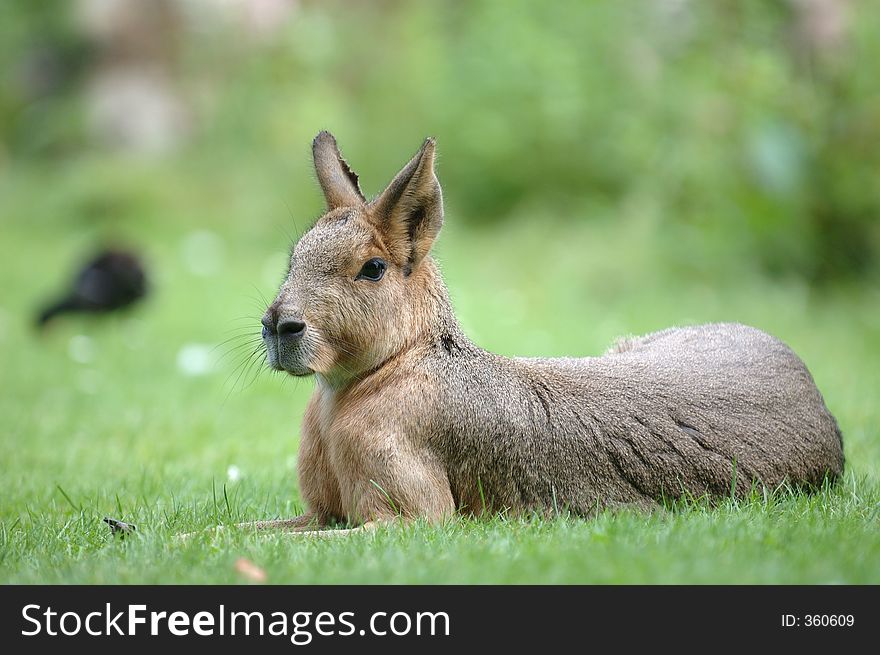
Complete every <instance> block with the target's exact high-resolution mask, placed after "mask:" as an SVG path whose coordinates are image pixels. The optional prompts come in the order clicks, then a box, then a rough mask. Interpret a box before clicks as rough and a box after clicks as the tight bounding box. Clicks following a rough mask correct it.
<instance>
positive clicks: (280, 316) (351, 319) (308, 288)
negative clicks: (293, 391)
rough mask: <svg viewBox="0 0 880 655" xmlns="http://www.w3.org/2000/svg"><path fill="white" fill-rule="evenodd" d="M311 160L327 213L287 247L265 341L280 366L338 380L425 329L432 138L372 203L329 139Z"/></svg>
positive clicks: (432, 219) (323, 137) (433, 230)
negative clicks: (288, 251) (284, 270)
mask: <svg viewBox="0 0 880 655" xmlns="http://www.w3.org/2000/svg"><path fill="white" fill-rule="evenodd" d="M312 154H313V156H314V161H315V171H316V173H317V177H318V181H319V183H320V185H321V189H322V190H323V192H324V197H325V198H326V201H327V211H326V213H325V214H324V215H323V216H321V218H319V219H318V220H317V222H316V223H315V225H314V226H313V227H312V228H311V229H310V230H309V231H308V232H306V233H305V234H304V235H303V236H302V237H301V238H300V240H299V242H298V243H297V244H296V246H295V247H294V249H293V252H292V254H291V257H290V267H289V269H288V273H287V278H286V279H285V281H284V283H283V284H282V285H281V289H280V290H279V291H278V296H277V297H276V298H275V301H274V302H273V303H272V304H271V305H270V306H269V308H268V309H267V310H266V313H265V315H264V316H263V319H262V323H263V342H264V344H265V346H266V351H267V355H268V362H269V365H270V366H271V367H273V368H275V369H277V370H283V371H287V372H288V373H291V374H293V375H297V376H302V375H310V374H312V373H317V374H319V375H320V376H322V377H324V378H325V379H328V380H343V379H346V378H350V377H352V376H356V375H358V374H360V373H363V372H365V371H369V370H372V369H374V368H376V367H377V366H379V365H380V364H381V363H382V362H384V361H385V360H387V359H388V358H389V357H391V356H393V355H394V354H395V353H397V352H399V351H400V350H401V349H403V348H404V347H405V346H406V345H407V343H408V342H409V341H411V340H412V339H413V338H415V337H417V335H418V334H419V332H420V331H421V329H422V327H423V323H424V320H425V307H426V302H430V298H427V297H426V296H430V292H429V287H430V286H431V285H432V284H433V283H434V279H435V276H436V270H435V268H434V266H433V264H432V263H431V260H430V257H429V255H428V253H429V251H430V249H431V245H432V243H433V242H434V239H435V238H436V237H437V234H438V233H439V231H440V227H441V225H442V223H443V199H442V194H441V191H440V184H439V183H438V181H437V177H436V175H435V174H434V140H433V139H427V140H426V141H425V142H424V144H423V145H422V147H421V149H420V150H419V151H418V152H417V153H416V155H415V156H414V157H413V158H412V159H411V160H410V161H409V163H408V164H407V165H406V166H404V167H403V169H402V170H401V171H400V172H399V173H398V174H397V175H396V176H395V177H394V179H393V180H392V181H391V183H390V184H389V185H388V186H387V188H386V189H385V190H384V191H383V192H382V193H381V194H379V195H378V196H377V197H376V198H375V199H374V200H372V201H367V200H366V198H365V197H364V195H363V193H361V190H360V187H359V185H358V177H357V175H355V173H354V172H353V171H352V170H351V169H350V168H349V167H348V165H347V164H346V162H345V160H344V159H343V158H342V155H341V154H340V152H339V149H338V148H337V146H336V140H335V139H334V138H333V136H332V135H331V134H329V133H328V132H321V133H320V134H318V136H317V137H315V141H314V143H313V144H312Z"/></svg>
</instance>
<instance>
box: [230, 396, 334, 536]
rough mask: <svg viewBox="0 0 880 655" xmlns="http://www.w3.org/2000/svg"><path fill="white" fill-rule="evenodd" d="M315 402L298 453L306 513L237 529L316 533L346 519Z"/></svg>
mask: <svg viewBox="0 0 880 655" xmlns="http://www.w3.org/2000/svg"><path fill="white" fill-rule="evenodd" d="M318 411H319V409H318V402H317V401H316V400H315V398H314V397H313V398H312V400H311V401H310V402H309V405H308V407H307V408H306V413H305V416H304V417H303V423H302V429H301V431H300V443H299V452H298V454H297V477H298V478H299V490H300V495H301V496H302V499H303V500H304V501H305V504H306V512H305V513H304V514H302V515H300V516H296V517H293V518H289V519H276V520H267V521H253V522H250V523H239V524H238V526H237V527H240V528H249V529H252V530H267V531H277V532H304V531H319V530H320V529H321V528H325V527H327V526H329V525H331V524H333V523H336V522H342V521H344V520H345V512H344V511H343V506H342V501H341V498H340V492H339V481H338V480H337V478H336V474H335V472H334V471H333V467H332V466H331V465H330V461H329V459H328V454H327V448H326V446H325V444H324V443H323V436H322V434H321V430H320V425H319V421H318Z"/></svg>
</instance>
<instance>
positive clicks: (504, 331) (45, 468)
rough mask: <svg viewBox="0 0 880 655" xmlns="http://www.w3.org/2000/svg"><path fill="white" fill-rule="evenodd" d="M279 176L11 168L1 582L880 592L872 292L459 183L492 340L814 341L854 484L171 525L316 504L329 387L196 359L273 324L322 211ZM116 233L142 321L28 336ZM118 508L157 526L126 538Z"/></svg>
mask: <svg viewBox="0 0 880 655" xmlns="http://www.w3.org/2000/svg"><path fill="white" fill-rule="evenodd" d="M448 165H450V166H451V165H454V163H453V162H450V163H449V164H448ZM218 171H219V172H218ZM243 171H245V172H243ZM246 171H250V172H249V173H248V172H246ZM284 173H285V171H278V170H272V171H267V170H266V167H262V168H261V167H260V166H259V165H258V164H256V163H254V162H251V163H250V164H249V165H243V166H242V167H241V168H240V169H237V170H234V171H233V170H227V169H226V168H223V167H222V166H211V165H209V164H208V163H205V162H201V161H197V160H191V159H184V160H181V161H179V162H178V163H176V164H171V165H147V164H136V163H132V162H118V161H112V160H89V159H83V160H80V161H77V162H75V163H74V164H72V165H70V166H68V167H54V168H45V169H41V168H39V167H34V166H32V167H31V168H28V169H24V168H19V169H14V170H10V171H8V173H7V175H6V177H5V178H0V216H2V222H0V236H2V238H0V288H2V289H3V290H4V291H3V294H2V296H0V362H2V363H0V389H2V392H0V461H2V465H0V581H2V582H25V583H35V582H53V583H70V582H80V583H116V582H119V583H135V582H142V583H169V582H192V583H225V582H236V581H238V580H240V578H238V577H237V574H236V573H235V571H234V568H233V564H234V561H235V560H236V559H237V558H238V557H240V556H244V557H247V558H249V559H251V560H253V561H254V562H256V563H257V564H259V565H260V566H262V567H263V568H265V570H266V571H267V573H268V576H269V580H270V581H271V582H277V583H284V582H291V583H347V582H353V583H388V582H391V583H515V582H516V583H689V582H691V583H710V582H723V583H880V529H878V528H880V525H878V519H880V510H878V507H880V440H878V434H877V427H876V426H877V425H878V424H880V408H878V405H877V391H878V388H880V385H878V382H880V372H878V366H877V362H878V353H880V314H878V312H877V309H876V308H877V306H878V300H880V292H878V290H877V287H876V286H872V285H870V284H867V283H866V284H864V285H862V286H859V287H855V286H851V287H842V288H834V289H826V290H825V291H823V292H821V293H819V292H815V291H811V290H810V289H809V288H807V287H805V286H804V285H802V284H801V283H799V282H797V281H793V280H782V279H780V280H768V279H766V278H764V277H761V276H760V275H759V274H757V273H755V272H754V271H753V270H752V268H751V266H750V263H749V262H743V263H741V265H738V266H735V267H731V266H726V267H721V266H719V267H715V268H713V267H712V261H711V257H710V256H709V255H706V254H705V253H707V252H711V249H712V248H713V247H714V248H723V243H720V244H719V243H712V242H710V239H711V235H705V234H703V235H694V234H692V233H688V232H686V231H683V230H679V231H672V229H670V230H658V229H656V226H655V225H653V224H651V222H650V220H649V219H644V220H642V219H640V218H638V217H637V216H636V217H624V218H623V219H618V217H617V216H616V215H602V214H600V215H595V216H586V215H575V216H568V217H565V218H566V220H565V221H563V220H562V219H560V218H559V217H553V216H547V215H544V214H541V213H540V212H533V213H522V215H518V214H516V213H514V215H512V216H511V218H510V220H508V221H504V222H501V223H498V224H497V225H495V226H494V227H493V228H491V229H489V228H485V229H482V230H481V229H468V230H466V229H465V228H463V227H461V225H459V224H457V223H456V210H455V205H454V199H455V197H456V196H455V189H454V188H447V189H446V195H447V197H448V198H450V203H451V204H450V209H449V214H448V219H447V228H446V229H445V232H444V234H443V236H442V237H441V243H440V244H439V247H438V257H439V259H440V261H441V264H442V266H443V268H444V271H445V272H446V275H447V281H448V284H449V286H450V288H451V292H452V296H453V299H454V301H455V304H456V307H457V309H458V312H459V315H460V317H461V319H462V322H463V324H464V325H465V327H466V329H467V330H468V331H469V333H470V334H471V335H472V336H473V337H474V339H475V340H476V341H477V342H478V343H480V344H481V345H483V346H485V347H488V348H490V349H492V350H495V351H499V352H502V353H506V354H522V355H537V354H545V355H563V354H569V355H587V354H595V353H598V352H601V351H602V350H603V349H604V348H606V347H607V346H608V344H609V343H610V342H611V341H612V339H613V338H614V337H615V336H618V335H620V334H623V333H642V332H646V331H650V330H654V329H660V328H663V327H667V326H669V325H673V324H683V323H691V322H703V321H713V320H738V321H742V322H745V323H751V324H754V325H757V326H759V327H762V328H764V329H766V330H768V331H769V332H771V333H773V334H776V335H777V336H779V337H781V338H783V339H784V340H786V341H787V342H788V343H789V344H791V345H792V346H793V347H794V348H795V350H796V351H797V352H798V353H800V354H801V356H802V357H803V358H804V360H805V361H806V362H807V364H808V366H809V367H810V369H811V371H812V372H813V374H814V377H815V378H816V381H817V383H818V385H819V387H820V389H821V390H822V391H823V393H824V395H825V398H826V401H827V403H828V405H829V407H830V408H831V410H832V411H833V412H834V413H835V415H836V416H837V417H838V419H839V421H840V424H841V427H842V429H843V432H844V439H845V447H846V456H847V473H846V476H845V478H844V480H843V481H842V482H841V484H839V485H838V486H837V487H836V488H834V489H831V490H824V491H822V492H821V493H818V494H816V495H813V496H803V495H787V494H780V495H779V496H778V497H771V498H768V499H765V498H762V497H758V498H754V499H751V500H749V501H741V502H734V501H728V502H725V503H722V504H721V505H720V506H718V507H714V508H712V507H706V506H703V505H701V504H699V503H695V504H692V505H687V506H684V507H680V508H677V509H675V510H671V511H663V512H658V513H655V514H651V515H643V514H637V513H628V512H623V513H617V514H602V515H600V516H598V517H596V518H594V519H592V520H589V521H584V520H575V519H567V518H560V519H557V520H551V521H539V520H534V521H524V520H519V519H516V520H504V519H503V518H497V519H495V520H491V521H486V522H477V521H472V520H467V519H455V520H450V521H449V522H448V523H446V524H443V525H438V526H429V525H423V524H419V523H417V524H414V525H407V526H394V527H388V528H382V529H380V530H378V531H376V532H375V533H370V534H362V535H354V536H351V537H350V538H345V539H339V540H331V541H316V540H306V539H301V538H292V537H290V536H267V537H266V536H264V537H257V536H254V535H251V534H246V533H234V532H227V533H223V534H221V535H220V536H218V537H216V538H211V537H209V536H208V535H207V534H206V535H204V536H198V537H196V538H194V539H192V540H190V541H188V542H185V543H180V542H178V541H176V540H175V539H173V535H175V534H176V533H179V532H187V531H193V530H199V529H201V528H205V527H209V526H213V525H217V524H221V523H229V522H234V521H244V520H252V519H258V518H269V517H283V516H290V515H293V514H295V513H297V512H299V511H300V510H301V509H302V507H301V502H300V499H299V496H298V491H297V488H296V478H295V453H296V447H297V431H298V424H299V420H300V417H301V415H302V411H303V407H304V405H305V402H306V400H307V398H308V395H309V393H310V390H311V382H309V381H300V382H297V381H295V380H293V379H290V378H287V379H285V378H283V377H281V376H277V375H270V374H269V373H268V372H263V373H257V372H256V370H251V371H250V372H249V373H247V374H246V375H244V376H242V378H241V379H240V380H239V381H238V383H236V373H235V365H236V362H237V360H238V359H240V357H241V356H242V355H243V354H244V351H241V350H236V351H233V352H232V354H231V355H230V356H229V357H227V358H226V359H223V360H221V361H220V362H218V363H217V364H216V366H215V368H214V369H212V370H211V371H210V372H208V373H206V374H205V375H201V376H187V375H184V374H182V373H181V371H180V369H179V368H178V366H177V358H178V355H179V352H180V350H181V348H183V347H184V346H186V345H187V344H206V345H207V346H209V347H213V346H214V345H216V344H219V343H221V342H222V341H223V340H224V339H228V338H232V339H233V341H232V342H231V344H228V347H233V348H234V347H235V346H236V345H242V343H243V341H240V340H243V339H245V338H246V333H251V334H255V333H256V330H257V328H258V327H259V326H258V323H257V318H258V316H259V315H260V313H261V311H262V300H261V299H260V296H266V297H269V296H271V294H272V293H273V291H274V286H275V285H277V283H278V281H279V280H280V277H281V274H282V273H283V268H284V252H285V251H286V249H287V247H288V245H289V238H288V235H289V234H292V233H294V232H295V231H296V229H297V228H296V227H295V226H294V219H293V218H292V217H291V214H293V216H295V222H296V223H297V224H298V225H299V227H304V226H305V225H306V224H307V222H308V220H309V217H310V216H313V215H315V214H316V213H317V211H318V208H319V198H318V194H317V192H316V190H315V189H314V188H312V187H310V186H308V184H306V182H307V178H304V179H302V180H301V184H300V185H299V186H297V187H295V188H294V189H293V190H290V189H289V185H288V181H287V180H286V178H285V177H284V176H283V174H284ZM383 174H390V171H386V172H384V173H383ZM272 176H274V177H272ZM373 177H374V176H372V175H371V176H369V177H368V179H370V180H372V178H373ZM376 181H378V180H373V182H371V183H368V184H367V186H368V187H373V186H377V185H376V184H375V183H374V182H376ZM288 207H290V209H288ZM622 213H623V214H626V212H625V211H622ZM196 229H209V230H211V231H212V232H214V233H215V234H216V235H217V238H218V239H220V243H221V244H222V246H223V247H222V251H223V255H222V258H221V259H220V260H218V262H217V263H218V266H217V268H216V270H214V271H213V272H212V273H211V274H210V275H207V276H202V275H197V274H195V273H193V272H191V270H190V267H189V266H188V264H187V258H186V255H185V254H184V252H185V250H186V247H185V245H184V244H185V243H186V242H187V235H189V234H190V233H191V232H192V231H193V230H196ZM107 234H111V235H115V236H116V237H118V238H120V239H122V240H124V241H128V242H134V243H137V244H140V246H141V247H142V248H143V249H144V251H145V252H146V254H147V256H148V259H149V262H150V264H151V265H152V269H153V270H154V272H155V278H156V279H155V290H154V291H155V292H154V294H153V296H152V298H151V299H150V300H149V302H147V303H145V304H144V305H143V306H141V307H140V308H138V309H137V310H135V311H133V312H131V313H129V314H127V315H124V316H117V317H110V318H107V319H102V320H94V319H85V318H76V319H71V320H69V321H66V322H64V323H59V324H58V325H56V326H55V327H54V328H53V329H51V330H50V331H49V332H48V333H47V334H45V335H43V336H38V335H37V334H35V333H34V331H33V330H32V329H31V324H30V319H31V315H32V312H33V310H34V308H35V305H36V304H38V301H39V299H40V298H42V297H43V296H44V295H45V294H49V293H51V292H52V291H53V290H54V289H55V288H56V287H57V284H58V283H59V281H60V279H61V278H62V277H63V275H64V274H65V273H66V272H67V271H69V270H70V268H71V267H72V265H73V263H74V262H75V260H76V258H77V255H78V254H80V253H82V252H83V250H84V249H85V248H86V245H87V244H88V243H90V242H91V241H92V240H93V239H94V238H95V237H96V236H103V235H107ZM707 271H708V272H707ZM83 336H84V337H87V339H88V340H85V339H83V338H81V337H83ZM71 340H73V343H74V345H73V346H71ZM77 344H78V346H77ZM77 348H78V350H77ZM226 348H227V346H221V347H220V348H218V349H217V351H216V353H223V352H224V350H225V349H226ZM71 350H73V351H74V352H73V354H74V355H76V356H77V358H78V360H82V361H77V358H74V357H72V356H71ZM251 378H253V379H251ZM231 466H234V467H237V469H238V471H239V476H238V479H235V480H234V479H232V478H233V477H235V476H232V477H231V476H230V475H229V468H230V467H231ZM106 515H110V516H114V517H117V518H121V519H124V520H128V521H131V522H133V523H135V524H137V525H138V527H139V533H138V535H137V536H136V537H134V538H130V539H126V540H125V541H117V540H114V539H113V538H111V536H110V534H109V531H108V530H107V528H106V526H105V525H103V524H102V523H101V518H102V517H103V516H106Z"/></svg>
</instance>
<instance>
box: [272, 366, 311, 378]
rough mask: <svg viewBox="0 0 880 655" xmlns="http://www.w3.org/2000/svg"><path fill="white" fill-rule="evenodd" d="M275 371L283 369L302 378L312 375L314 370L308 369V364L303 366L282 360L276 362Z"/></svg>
mask: <svg viewBox="0 0 880 655" xmlns="http://www.w3.org/2000/svg"><path fill="white" fill-rule="evenodd" d="M275 370H277V371H284V372H285V373H288V374H289V375H292V376H294V377H297V378H304V377H306V376H308V375H312V374H313V373H314V371H313V370H312V369H310V368H309V367H308V366H303V365H302V364H293V363H291V364H286V363H284V362H278V366H276V367H275Z"/></svg>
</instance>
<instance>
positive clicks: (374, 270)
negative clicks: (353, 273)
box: [356, 257, 386, 282]
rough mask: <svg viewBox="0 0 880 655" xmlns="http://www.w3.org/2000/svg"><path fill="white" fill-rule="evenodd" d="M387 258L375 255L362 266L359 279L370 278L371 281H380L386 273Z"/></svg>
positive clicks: (358, 275)
mask: <svg viewBox="0 0 880 655" xmlns="http://www.w3.org/2000/svg"><path fill="white" fill-rule="evenodd" d="M385 268H386V264H385V260H384V259H380V258H379V257H373V258H372V259H371V260H369V261H368V262H367V263H366V264H364V265H363V266H362V267H361V272H360V273H358V274H357V278H356V279H358V280H369V281H370V282H378V281H379V280H381V279H382V276H383V275H385Z"/></svg>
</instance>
